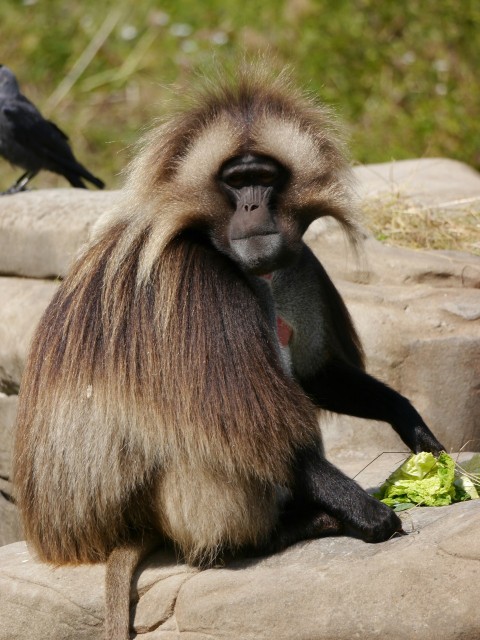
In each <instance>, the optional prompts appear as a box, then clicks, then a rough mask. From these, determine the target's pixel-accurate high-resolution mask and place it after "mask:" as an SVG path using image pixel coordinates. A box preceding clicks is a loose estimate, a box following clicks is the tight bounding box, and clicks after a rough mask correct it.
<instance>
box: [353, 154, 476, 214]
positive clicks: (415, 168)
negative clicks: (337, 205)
mask: <svg viewBox="0 0 480 640" xmlns="http://www.w3.org/2000/svg"><path fill="white" fill-rule="evenodd" d="M354 172H355V175H356V178H357V181H358V193H359V196H360V198H362V199H365V198H375V197H379V196H385V195H400V196H401V197H404V198H409V199H411V200H413V201H414V202H416V203H418V204H420V205H424V206H428V207H435V208H437V209H447V208H448V209H449V210H450V211H454V210H455V207H461V208H465V206H466V205H476V206H477V207H478V205H480V174H479V173H478V172H477V171H475V169H472V168H471V167H469V166H468V165H466V164H464V163H463V162H458V160H450V159H447V158H421V159H415V160H399V161H397V162H384V163H381V164H367V165H362V166H358V167H355V168H354Z"/></svg>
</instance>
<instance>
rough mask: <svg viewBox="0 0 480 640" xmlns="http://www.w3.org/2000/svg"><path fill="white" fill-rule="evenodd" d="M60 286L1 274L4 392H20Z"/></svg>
mask: <svg viewBox="0 0 480 640" xmlns="http://www.w3.org/2000/svg"><path fill="white" fill-rule="evenodd" d="M0 201H1V198H0ZM57 286H58V283H55V282H47V281H41V280H29V279H26V278H3V277H0V392H4V393H7V394H8V395H12V394H14V393H18V387H19V384H20V378H21V375H22V371H23V367H24V364H25V358H26V356H27V353H28V347H29V344H30V340H31V338H32V335H33V332H34V330H35V327H36V325H37V323H38V321H39V320H40V317H41V315H42V313H43V311H44V310H45V308H46V306H47V304H48V303H49V302H50V300H51V298H52V296H53V294H54V293H55V291H56V289H57Z"/></svg>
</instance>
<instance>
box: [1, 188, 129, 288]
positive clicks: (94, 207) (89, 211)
mask: <svg viewBox="0 0 480 640" xmlns="http://www.w3.org/2000/svg"><path fill="white" fill-rule="evenodd" d="M118 193H119V192H117V191H99V192H93V191H89V190H88V189H75V191H73V190H72V189H45V190H39V191H26V192H24V193H17V194H15V195H7V196H2V197H1V198H0V273H2V274H6V275H10V274H11V275H19V276H27V277H31V278H51V277H56V276H64V275H65V274H66V272H67V270H68V267H69V266H70V264H71V262H72V260H73V258H74V257H75V255H76V253H77V251H78V249H79V247H80V246H81V245H82V244H83V243H84V242H85V241H86V240H87V238H88V235H89V232H90V229H91V227H92V225H93V224H94V223H95V222H96V221H97V219H98V218H99V216H100V215H101V214H102V213H104V212H105V211H107V210H109V209H110V208H111V207H112V205H113V204H114V203H115V202H116V200H117V198H118Z"/></svg>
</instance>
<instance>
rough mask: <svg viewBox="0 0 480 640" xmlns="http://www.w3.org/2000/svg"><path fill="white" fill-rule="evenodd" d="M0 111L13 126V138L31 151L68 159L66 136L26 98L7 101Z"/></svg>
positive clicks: (69, 153) (68, 150)
mask: <svg viewBox="0 0 480 640" xmlns="http://www.w3.org/2000/svg"><path fill="white" fill-rule="evenodd" d="M2 112H3V113H4V115H5V117H6V118H7V119H8V120H9V121H10V123H11V124H12V126H13V133H14V136H15V140H16V141H17V142H18V143H19V144H21V145H23V146H24V147H26V148H27V149H30V150H31V152H33V153H36V154H38V155H39V156H43V157H46V158H50V159H52V160H57V159H58V158H59V156H60V157H61V158H62V160H63V161H66V160H68V159H70V157H71V150H70V147H69V146H68V142H67V141H68V137H67V135H66V134H65V133H63V131H62V130H61V129H59V127H57V125H56V124H54V123H53V122H50V120H45V118H44V117H43V116H42V115H41V113H40V112H39V111H38V110H37V109H36V107H35V106H34V105H33V104H32V103H31V102H29V101H28V100H26V99H24V100H15V101H9V102H8V103H7V104H4V105H3V107H2Z"/></svg>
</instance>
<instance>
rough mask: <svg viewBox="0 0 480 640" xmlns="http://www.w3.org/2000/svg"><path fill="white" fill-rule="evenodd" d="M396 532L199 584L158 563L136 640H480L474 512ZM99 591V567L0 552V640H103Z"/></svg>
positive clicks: (137, 587)
mask: <svg viewBox="0 0 480 640" xmlns="http://www.w3.org/2000/svg"><path fill="white" fill-rule="evenodd" d="M399 462H401V458H399V457H398V456H396V457H395V456H393V457H392V456H383V460H382V459H379V460H377V461H376V462H375V463H374V464H373V465H371V467H370V469H369V470H368V471H367V470H365V472H362V473H361V474H360V476H359V480H360V481H361V483H362V484H363V485H364V486H366V485H370V484H371V483H373V484H378V483H379V482H381V481H382V480H383V479H384V478H385V477H386V476H387V475H388V474H389V473H390V471H391V470H392V467H394V466H396V465H397V464H398V463H399ZM357 463H358V461H357ZM347 466H348V465H347ZM362 478H363V479H362ZM402 520H403V523H404V529H405V531H406V532H408V535H405V536H401V537H398V538H394V539H392V540H390V541H388V542H384V543H380V544H375V545H373V544H367V543H364V542H362V541H361V540H357V539H353V538H349V537H337V538H333V537H330V538H323V539H318V540H311V541H308V542H303V543H299V544H297V545H295V546H293V547H291V548H289V549H287V550H286V551H284V552H283V553H281V554H277V555H274V556H269V557H264V558H256V559H245V560H241V561H240V560H239V561H236V562H231V563H227V564H226V565H224V566H223V567H220V568H215V569H210V570H208V571H202V572H199V571H197V570H196V569H192V568H189V567H187V566H185V565H183V564H177V563H176V562H175V559H174V557H173V556H172V555H170V554H168V553H167V552H162V551H160V552H157V553H156V554H154V555H152V556H150V558H148V559H147V560H146V561H145V562H144V564H143V565H142V566H141V567H140V569H139V570H138V571H137V574H136V576H135V579H134V590H133V591H134V596H135V600H137V598H139V600H138V604H136V606H135V605H134V607H133V608H134V626H135V629H136V632H137V634H138V637H140V638H145V640H178V639H180V638H182V639H184V638H185V639H188V640H205V638H212V639H213V638H222V639H229V638H231V639H232V640H238V639H239V638H241V639H242V640H262V639H264V640H271V639H275V640H291V639H292V638H295V639H296V640H352V639H354V638H358V639H360V640H373V639H382V640H417V639H418V640H438V638H442V640H454V639H459V638H461V639H462V640H478V637H479V636H478V630H479V629H480V607H479V606H478V586H479V584H480V537H479V536H478V530H479V527H480V501H478V500H477V501H472V502H464V503H459V504H456V505H452V506H450V507H437V508H416V509H413V510H410V511H407V512H403V514H402ZM103 579H104V566H103V565H93V566H80V567H75V568H68V567H62V568H57V569H54V568H52V567H50V566H48V565H45V564H41V563H39V562H38V561H36V560H34V559H33V558H32V557H31V555H30V554H29V552H28V550H27V548H26V546H25V544H24V543H23V542H19V543H15V544H12V545H8V546H5V547H2V548H0V593H1V594H2V598H1V599H0V620H1V621H2V623H1V625H0V639H1V640H7V639H8V640H24V639H25V638H28V637H31V635H30V634H31V630H32V629H35V639H36V640H47V639H48V640H60V639H61V640H67V639H71V638H75V639H77V638H78V639H82V640H87V639H88V640H99V639H100V638H102V628H103V618H104V611H103V607H104V600H103Z"/></svg>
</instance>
